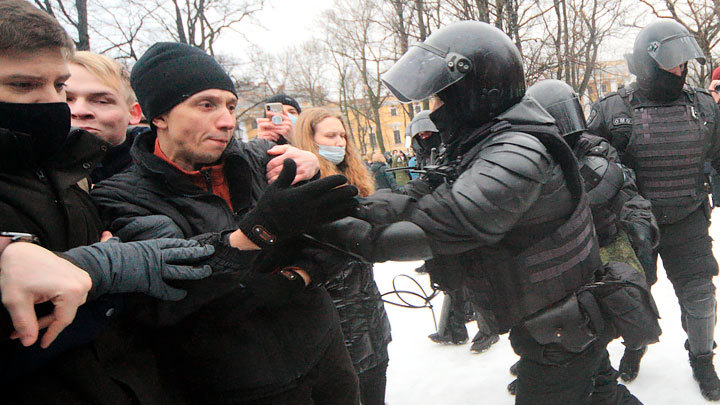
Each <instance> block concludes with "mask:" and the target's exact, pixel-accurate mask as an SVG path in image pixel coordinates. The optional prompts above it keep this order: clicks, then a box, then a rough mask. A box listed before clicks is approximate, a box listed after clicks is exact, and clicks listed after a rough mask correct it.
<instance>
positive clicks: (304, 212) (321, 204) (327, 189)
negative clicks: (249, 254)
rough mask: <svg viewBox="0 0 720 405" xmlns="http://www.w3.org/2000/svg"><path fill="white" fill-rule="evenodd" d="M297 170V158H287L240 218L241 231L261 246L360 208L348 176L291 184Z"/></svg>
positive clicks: (289, 236)
mask: <svg viewBox="0 0 720 405" xmlns="http://www.w3.org/2000/svg"><path fill="white" fill-rule="evenodd" d="M296 169H297V167H296V165H295V161H293V160H292V159H286V160H285V162H283V170H282V172H280V176H278V178H277V180H275V182H274V183H272V184H271V185H270V186H268V188H267V189H266V190H265V193H264V194H263V195H262V197H260V200H259V201H258V202H257V205H256V206H255V208H254V209H253V210H252V211H250V212H248V213H247V214H246V215H245V216H244V217H243V218H242V220H241V221H240V226H239V228H240V230H241V231H242V232H243V233H244V234H245V236H247V238H248V239H250V240H251V241H252V242H253V243H255V244H256V245H258V246H259V247H261V248H268V247H271V246H273V245H275V244H276V243H277V242H278V240H279V239H280V240H283V239H284V240H287V239H289V238H292V237H293V236H297V235H299V234H300V233H303V232H306V231H308V230H310V229H313V228H315V227H317V226H319V225H322V224H325V223H328V222H332V221H335V220H337V219H340V218H343V217H346V216H348V215H350V214H352V213H353V212H354V211H355V209H356V207H357V201H356V200H355V199H354V197H355V196H356V195H357V188H355V187H354V186H351V185H348V184H346V183H347V179H346V178H345V176H343V175H339V174H338V175H333V176H328V177H325V178H323V179H320V180H315V181H311V182H308V183H306V184H303V185H301V186H295V187H291V184H292V181H293V179H294V178H295V172H296Z"/></svg>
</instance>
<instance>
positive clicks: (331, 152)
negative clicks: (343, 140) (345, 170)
mask: <svg viewBox="0 0 720 405" xmlns="http://www.w3.org/2000/svg"><path fill="white" fill-rule="evenodd" d="M317 147H318V154H319V155H320V156H322V157H324V158H325V159H327V160H329V161H330V162H332V163H333V164H336V165H339V164H340V163H342V161H343V160H345V148H344V147H343V146H327V145H318V146H317Z"/></svg>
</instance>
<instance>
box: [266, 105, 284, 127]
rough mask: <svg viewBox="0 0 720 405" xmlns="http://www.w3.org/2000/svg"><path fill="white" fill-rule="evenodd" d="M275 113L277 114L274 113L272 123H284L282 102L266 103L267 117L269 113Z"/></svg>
mask: <svg viewBox="0 0 720 405" xmlns="http://www.w3.org/2000/svg"><path fill="white" fill-rule="evenodd" d="M268 112H271V113H275V114H276V115H273V117H272V123H273V124H275V125H280V124H282V117H281V116H280V114H282V113H283V108H282V103H267V104H265V116H266V117H267V113H268Z"/></svg>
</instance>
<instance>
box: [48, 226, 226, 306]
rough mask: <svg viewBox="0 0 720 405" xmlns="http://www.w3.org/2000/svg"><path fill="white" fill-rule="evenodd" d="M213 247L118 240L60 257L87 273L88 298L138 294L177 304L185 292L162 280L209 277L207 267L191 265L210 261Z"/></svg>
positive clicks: (175, 241)
mask: <svg viewBox="0 0 720 405" xmlns="http://www.w3.org/2000/svg"><path fill="white" fill-rule="evenodd" d="M214 251H215V249H214V248H213V246H212V245H205V246H200V244H199V243H198V242H196V241H193V240H183V239H153V240H146V241H140V242H129V243H119V241H118V239H117V238H113V239H111V240H110V241H107V242H100V243H95V244H93V245H90V246H82V247H77V248H74V249H70V250H68V251H67V252H64V253H60V254H59V255H60V256H61V257H63V258H64V259H67V260H68V261H70V262H72V263H73V264H75V265H76V266H78V267H80V268H82V269H83V270H85V271H87V272H88V274H89V275H90V278H91V279H92V281H93V283H92V284H93V285H92V289H91V290H90V296H99V295H102V294H108V293H126V292H141V293H145V294H147V295H150V296H152V297H155V298H159V299H163V300H170V301H178V300H181V299H183V298H185V295H186V294H187V293H186V292H185V291H183V290H180V289H177V288H173V287H170V286H169V285H167V284H165V282H164V281H163V280H199V279H201V278H205V277H207V276H209V275H210V274H211V273H212V270H211V269H210V266H207V265H204V266H197V265H194V264H196V263H197V262H198V261H200V260H202V259H205V258H208V257H210V256H211V255H212V254H213V252H214Z"/></svg>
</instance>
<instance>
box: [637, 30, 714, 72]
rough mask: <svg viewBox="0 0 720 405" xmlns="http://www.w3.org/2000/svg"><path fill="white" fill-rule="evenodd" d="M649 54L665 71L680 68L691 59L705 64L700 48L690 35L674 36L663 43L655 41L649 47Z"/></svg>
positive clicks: (662, 41)
mask: <svg viewBox="0 0 720 405" xmlns="http://www.w3.org/2000/svg"><path fill="white" fill-rule="evenodd" d="M648 54H650V57H652V58H653V59H655V62H657V63H658V65H660V67H661V68H663V69H665V70H670V69H672V68H674V67H676V66H680V65H682V64H684V63H685V62H687V61H689V60H691V59H697V61H698V62H700V63H701V64H704V63H705V55H703V53H702V50H701V49H700V46H699V45H698V43H697V41H695V38H694V37H692V36H690V35H685V34H681V35H673V36H671V37H668V38H665V39H663V40H661V41H653V42H651V43H650V45H649V46H648Z"/></svg>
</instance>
